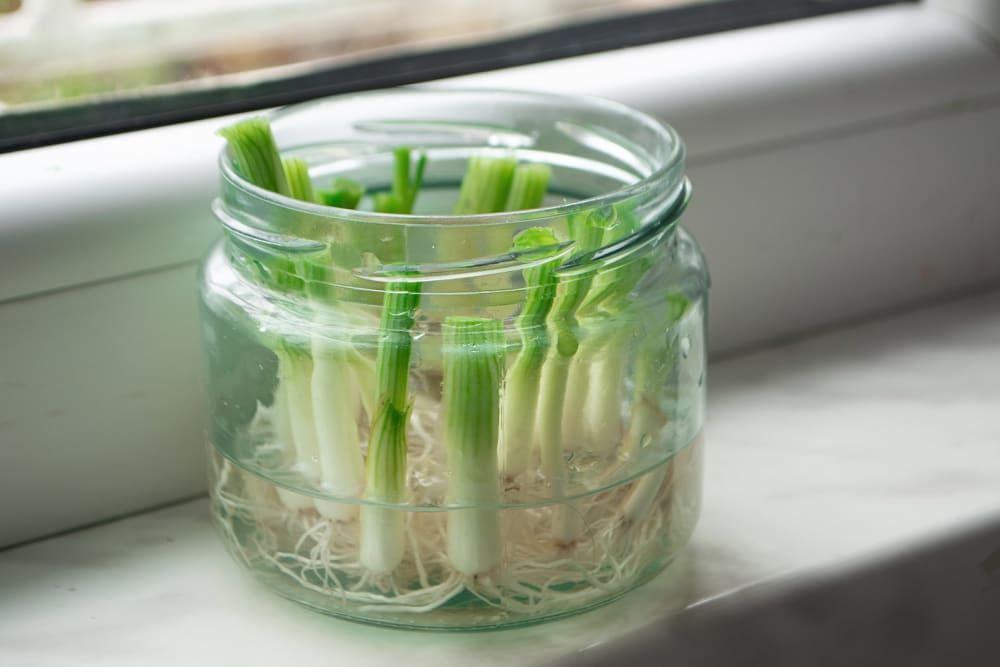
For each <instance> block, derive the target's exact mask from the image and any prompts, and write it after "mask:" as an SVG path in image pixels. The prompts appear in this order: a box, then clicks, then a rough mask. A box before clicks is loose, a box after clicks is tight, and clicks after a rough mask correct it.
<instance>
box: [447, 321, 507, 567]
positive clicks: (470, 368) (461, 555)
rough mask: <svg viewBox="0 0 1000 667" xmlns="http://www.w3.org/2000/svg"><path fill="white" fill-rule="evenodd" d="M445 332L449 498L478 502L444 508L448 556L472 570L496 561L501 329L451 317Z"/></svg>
mask: <svg viewBox="0 0 1000 667" xmlns="http://www.w3.org/2000/svg"><path fill="white" fill-rule="evenodd" d="M442 333H443V335H444V342H443V347H442V357H443V362H444V395H443V399H442V405H443V411H444V430H443V432H444V441H445V446H446V449H447V455H448V470H449V472H450V474H451V476H450V480H449V484H448V501H449V503H450V504H456V505H472V506H483V507H474V508H470V509H456V510H451V511H450V512H449V513H448V558H449V560H450V561H451V564H452V566H453V567H454V568H455V569H456V570H458V571H459V572H461V573H463V574H467V575H477V574H482V573H485V572H488V571H490V570H491V569H493V568H494V567H496V566H497V565H498V564H499V563H500V555H501V548H500V511H499V509H497V504H498V503H499V502H500V487H499V483H500V482H499V477H498V474H499V473H498V466H497V437H498V432H499V428H500V384H501V380H502V377H503V367H504V339H503V330H502V328H501V326H500V322H499V321H497V320H492V319H487V318H477V317H448V318H446V319H445V321H444V324H443V325H442Z"/></svg>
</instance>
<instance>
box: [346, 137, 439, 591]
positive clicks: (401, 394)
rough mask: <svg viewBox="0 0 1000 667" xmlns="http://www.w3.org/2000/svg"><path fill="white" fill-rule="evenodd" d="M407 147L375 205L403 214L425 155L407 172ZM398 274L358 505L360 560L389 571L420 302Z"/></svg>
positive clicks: (411, 283) (413, 284)
mask: <svg viewBox="0 0 1000 667" xmlns="http://www.w3.org/2000/svg"><path fill="white" fill-rule="evenodd" d="M410 163H411V150H410V149H409V148H399V149H397V150H396V151H395V170H394V176H393V187H392V190H391V191H390V192H387V193H379V194H377V195H376V196H375V198H374V201H375V207H376V210H379V211H381V212H385V213H399V214H407V213H410V212H411V211H412V210H413V205H414V203H415V201H416V197H417V193H418V191H419V189H420V185H421V182H422V179H423V171H424V166H425V164H426V157H425V156H424V155H422V154H421V155H420V156H419V157H418V159H417V165H416V169H415V171H414V174H413V175H412V176H411V173H410ZM407 277H411V276H408V275H400V276H397V278H400V279H399V280H394V281H393V282H390V283H388V284H387V285H386V287H385V296H384V297H383V302H382V321H381V323H380V325H379V342H378V351H377V354H376V359H375V406H376V407H375V409H374V413H373V416H372V421H371V428H370V429H369V432H368V459H367V461H366V466H365V473H366V474H365V481H366V487H365V499H366V500H367V501H368V502H367V503H366V504H365V505H363V506H362V509H361V554H360V558H361V564H362V565H363V566H365V567H366V568H367V569H368V570H369V571H371V572H373V573H376V574H388V573H389V572H392V570H394V569H395V568H396V566H398V565H399V564H400V562H402V560H403V555H404V553H405V550H406V536H405V528H404V521H403V519H404V516H403V512H402V511H401V510H399V509H394V508H387V507H383V505H386V504H390V505H392V504H398V503H402V502H404V501H405V499H406V452H407V441H406V427H407V424H408V422H409V415H410V409H411V402H410V399H409V394H408V383H409V372H410V356H411V353H412V349H413V337H412V335H411V329H412V328H413V323H414V321H415V313H416V309H417V307H418V306H419V304H420V292H421V284H420V283H419V282H417V281H415V280H407V279H406V278H407Z"/></svg>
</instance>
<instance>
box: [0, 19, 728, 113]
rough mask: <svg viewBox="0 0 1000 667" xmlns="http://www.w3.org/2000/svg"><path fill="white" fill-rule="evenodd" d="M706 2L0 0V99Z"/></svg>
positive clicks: (203, 76) (341, 55) (273, 67)
mask: <svg viewBox="0 0 1000 667" xmlns="http://www.w3.org/2000/svg"><path fill="white" fill-rule="evenodd" d="M711 1H713V0H503V2H482V0H421V1H420V2H415V1H414V0H333V1H331V0H197V1H196V0H21V1H20V2H16V1H12V0H0V11H4V12H5V13H2V14H0V60H2V62H4V63H6V66H5V67H4V68H3V70H2V73H0V101H2V103H3V104H4V105H5V106H6V107H7V108H8V109H24V108H33V107H39V106H51V105H58V104H60V103H65V102H66V101H74V102H79V101H81V100H87V99H93V98H100V99H107V98H109V97H121V96H132V95H135V94H137V93H138V92H140V91H146V92H147V93H163V92H172V91H176V90H179V89H180V90H184V89H190V88H194V87H203V86H205V85H212V84H213V83H232V82H234V81H239V80H241V79H247V78H250V79H257V80H259V79H266V78H271V77H279V76H284V75H287V74H291V73H301V72H302V71H305V70H309V69H314V68H321V67H323V68H328V67H331V66H336V65H338V64H345V63H350V62H357V61H360V60H365V59H371V58H378V57H384V56H386V55H396V54H401V53H406V52H408V51H415V50H420V51H424V50H428V49H437V48H442V47H451V46H456V45H462V44H468V43H476V42H482V41H488V40H495V39H498V38H505V37H510V36H512V35H517V34H522V33H525V32H529V31H538V30H545V29H549V28H552V27H554V26H562V25H566V24H570V23H574V22H583V21H595V20H601V19H604V18H608V17H610V16H615V15H622V14H627V13H635V12H645V11H650V10H655V9H663V8H667V7H677V6H681V5H693V4H704V3H706V2H711ZM714 1H718V0H714Z"/></svg>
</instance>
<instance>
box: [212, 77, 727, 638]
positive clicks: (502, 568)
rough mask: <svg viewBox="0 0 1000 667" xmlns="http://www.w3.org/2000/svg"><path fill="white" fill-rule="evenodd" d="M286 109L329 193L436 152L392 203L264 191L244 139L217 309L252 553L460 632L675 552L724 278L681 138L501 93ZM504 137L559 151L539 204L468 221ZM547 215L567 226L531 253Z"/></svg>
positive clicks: (310, 598)
mask: <svg viewBox="0 0 1000 667" xmlns="http://www.w3.org/2000/svg"><path fill="white" fill-rule="evenodd" d="M270 121H271V126H272V128H273V131H274V135H275V137H276V140H277V144H278V146H279V147H280V148H281V152H282V155H283V156H293V157H298V158H302V159H304V160H305V161H306V162H307V163H308V167H309V176H310V178H311V179H312V181H313V182H314V183H315V185H316V187H317V188H321V187H323V186H324V184H327V183H329V182H330V181H332V179H334V178H336V177H339V176H349V177H350V178H352V179H354V180H356V181H360V182H361V183H363V184H364V185H365V186H366V188H367V191H368V192H373V191H377V190H379V189H381V188H386V187H388V186H389V183H390V181H391V177H392V171H393V149H394V148H395V147H398V146H400V145H406V146H410V147H414V148H416V149H419V150H420V151H421V152H422V153H423V154H424V155H426V158H427V160H426V171H425V173H424V178H423V187H422V189H421V191H420V194H419V196H418V198H417V201H416V205H415V208H414V209H413V213H412V214H409V215H396V214H385V213H373V212H369V211H365V210H350V209H342V208H336V207H333V206H322V205H318V204H312V203H306V202H302V201H297V200H294V199H291V198H288V197H284V196H281V195H278V194H275V193H272V192H269V191H266V190H263V189H261V188H258V187H256V186H254V185H252V184H250V183H248V182H247V181H246V180H244V179H243V178H241V177H240V175H239V174H238V173H237V169H236V168H235V166H234V161H233V158H232V156H231V154H230V153H229V152H228V151H223V154H222V156H221V159H220V167H221V172H222V187H221V196H220V198H219V199H218V200H217V201H216V202H215V204H214V212H215V214H216V216H217V217H218V218H219V220H220V221H221V222H222V224H223V230H224V235H223V239H222V240H221V241H220V242H219V243H218V245H216V246H215V247H214V248H213V249H212V250H211V252H210V253H209V255H208V256H207V258H206V260H205V262H204V265H203V267H202V273H201V298H202V300H201V304H202V316H203V320H202V321H203V333H204V345H205V353H206V364H207V395H208V400H209V411H210V426H209V429H208V455H209V459H210V484H211V498H212V511H213V515H214V522H215V525H216V527H217V529H218V532H219V534H220V535H221V537H222V539H223V541H224V542H225V544H226V546H227V548H228V550H229V551H230V552H231V554H232V555H233V556H234V557H235V558H236V560H238V561H239V562H240V563H242V564H243V565H245V566H246V567H247V568H248V569H249V570H250V572H252V574H253V575H254V576H255V577H256V578H257V579H259V580H260V581H263V582H264V583H265V584H267V585H268V586H270V587H271V588H273V589H274V590H275V591H277V592H278V593H279V594H281V595H283V596H286V597H288V598H291V599H292V600H295V601H298V602H300V603H303V604H305V605H308V606H310V607H313V608H315V609H318V610H320V611H323V612H326V613H329V614H333V615H336V616H341V617H345V618H349V619H354V620H362V621H367V622H371V623H376V624H383V625H390V626H402V627H411V628H412V627H418V628H438V629H440V628H448V629H456V628H465V629H470V628H492V627H504V626H511V625H517V624H523V623H530V622H537V621H540V620H543V619H551V618H556V617H561V616H565V615H568V614H574V613H577V612H579V611H581V610H584V609H588V608H591V607H594V606H596V605H600V604H603V603H606V602H608V601H610V600H612V599H614V598H616V597H618V596H620V595H622V594H623V593H625V592H626V591H628V590H630V589H631V588H633V587H635V586H637V585H639V584H641V583H642V582H644V581H647V580H648V579H650V578H651V577H652V576H654V575H655V574H656V573H658V572H659V571H661V570H662V569H663V568H664V567H666V566H667V565H668V564H669V563H670V561H671V560H672V559H673V558H674V557H675V556H676V555H677V554H678V552H679V550H680V549H681V548H682V547H683V546H684V544H685V543H686V542H687V541H688V539H689V537H690V535H691V532H692V530H693V527H694V524H695V521H696V518H697V515H698V511H699V503H700V485H701V461H702V451H701V450H702V444H701V443H702V426H703V422H704V408H705V360H706V339H705V336H706V306H707V304H706V294H707V288H708V274H707V270H706V266H705V262H704V259H703V257H702V254H701V252H700V250H699V248H698V246H697V244H696V243H695V241H694V240H693V239H692V237H691V236H690V235H689V234H688V233H687V232H686V231H684V230H683V229H682V228H681V227H680V226H679V224H678V219H679V217H680V215H681V213H682V211H683V210H684V208H685V207H686V205H687V203H688V198H689V193H690V188H689V184H688V182H687V180H686V178H685V176H684V146H683V144H682V142H681V140H680V139H679V138H678V136H677V135H676V134H675V132H674V131H673V130H672V129H670V128H668V127H665V126H663V125H661V124H659V123H658V122H656V121H654V120H653V119H651V118H649V117H647V116H645V115H643V114H640V113H638V112H636V111H633V110H631V109H628V108H626V107H623V106H620V105H618V104H613V103H610V102H606V101H599V100H594V99H581V98H572V97H561V96H553V95H542V94H528V93H516V92H498V91H429V90H402V91H391V92H381V93H370V94H362V95H356V96H348V97H341V98H334V99H328V100H320V101H317V102H312V103H308V104H302V105H298V106H293V107H290V108H287V109H284V110H281V111H278V112H277V113H274V114H272V115H271V116H270ZM483 154H487V155H494V156H507V157H515V158H517V159H518V160H520V161H522V162H530V163H543V164H545V165H548V167H549V168H550V169H551V172H550V173H551V181H550V186H549V189H548V192H547V194H546V198H545V200H544V202H543V205H542V207H541V208H537V209H533V210H529V211H518V212H513V213H491V214H475V215H454V214H452V213H450V211H452V210H453V206H454V204H455V201H456V198H457V196H458V190H459V185H460V183H461V180H462V175H463V173H464V171H465V169H466V165H467V163H468V162H469V159H470V158H471V157H475V156H481V155H483ZM365 205H366V204H365V202H364V201H363V202H362V206H360V207H359V209H364V208H365ZM529 229H534V230H535V231H536V232H537V230H539V229H541V230H543V231H544V233H545V234H551V235H552V236H554V239H553V240H552V241H551V242H550V243H548V244H543V245H542V246H541V247H539V246H533V247H531V248H528V249H525V248H524V247H521V246H518V245H517V244H516V243H515V239H516V238H522V236H519V234H521V233H522V232H525V230H529ZM527 233H528V234H530V233H532V232H527ZM546 238H548V237H546ZM540 276H541V278H540Z"/></svg>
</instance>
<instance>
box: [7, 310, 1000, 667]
mask: <svg viewBox="0 0 1000 667" xmlns="http://www.w3.org/2000/svg"><path fill="white" fill-rule="evenodd" d="M998 341H1000V291H993V292H990V293H986V294H981V295H979V296H976V297H973V298H968V299H965V300H962V301H957V302H952V303H949V304H944V305H939V306H935V307H932V308H927V309H924V310H921V311H917V312H913V313H909V314H906V315H903V316H898V317H894V318H891V319H886V320H882V321H878V322H875V323H871V324H867V325H865V326H861V327H854V328H850V329H845V330H841V331H837V332H834V333H831V334H827V335H824V336H820V337H817V338H812V339H809V340H805V341H802V342H799V343H795V344H787V345H784V346H781V347H777V348H774V349H770V350H767V351H763V352H758V353H754V354H749V355H745V356H741V357H739V358H735V359H730V360H727V361H725V362H721V363H718V364H715V365H713V366H712V368H711V376H710V377H711V383H712V393H711V400H710V419H709V424H708V429H707V431H708V449H707V450H706V451H707V475H706V485H705V500H704V510H703V515H702V520H701V522H700V524H699V526H698V528H697V530H696V533H695V537H694V539H693V542H692V544H691V546H690V548H689V549H688V551H687V552H686V554H685V555H684V556H683V557H682V558H681V559H680V560H679V561H677V563H676V564H675V566H674V568H673V570H672V572H668V573H666V574H664V575H661V576H660V577H659V578H657V579H655V580H654V581H653V582H651V583H650V584H648V585H647V586H645V587H643V588H641V589H638V590H636V591H634V592H633V593H631V594H629V595H628V596H627V597H625V598H624V599H622V600H620V601H618V602H616V603H613V604H612V605H610V606H608V607H604V608H602V609H599V610H596V611H594V612H590V613H587V614H584V615H581V616H579V617H576V618H572V619H568V620H564V621H558V622H554V623H551V624H546V625H542V626H537V627H532V628H527V629H522V630H512V631H508V632H501V633H493V634H473V635H470V634H434V633H415V632H403V631H399V630H384V629H378V628H373V627H365V626H360V625H357V624H353V623H348V622H345V621H339V620H335V619H331V618H327V617H324V616H321V615H319V614H315V613H313V612H310V611H306V610H305V609H302V608H299V607H297V606H295V605H293V604H292V603H290V602H286V601H284V600H282V599H280V598H278V597H277V596H274V595H272V594H270V593H269V592H267V591H265V590H264V589H263V588H262V587H260V586H258V585H257V584H255V583H254V582H252V581H251V580H250V578H249V577H247V576H245V575H244V574H242V573H241V572H240V571H239V566H237V565H236V564H235V563H234V562H232V561H231V560H230V559H229V557H228V556H227V555H226V554H225V552H224V551H223V549H222V546H221V544H220V543H219V542H218V540H217V539H216V537H215V535H214V534H213V533H212V529H211V525H210V523H209V517H208V511H209V510H208V506H207V503H206V501H204V500H198V501H194V502H188V503H185V504H182V505H177V506H174V507H171V508H168V509H164V510H159V511H156V512H151V513H148V514H142V515H139V516H135V517H132V518H129V519H125V520H121V521H117V522H114V523H110V524H107V525H104V526H100V527H96V528H92V529H88V530H83V531H80V532H77V533H72V534H68V535H64V536H60V537H56V538H52V539H49V540H45V541H42V542H38V543H35V544H31V545H27V546H24V547H20V548H17V549H13V550H8V551H6V552H3V553H0V590H3V591H4V595H3V596H2V598H0V663H2V664H11V665H14V664H18V665H20V664H32V665H38V666H46V667H49V666H51V667H55V666H57V665H74V666H75V667H87V666H88V665H91V664H93V665H98V664H99V665H105V666H111V665H129V666H131V665H135V664H140V663H141V664H143V665H148V666H150V667H152V666H155V665H177V664H190V665H194V664H247V665H250V664H255V665H256V664H286V663H289V662H292V663H296V664H328V663H329V664H350V665H352V666H353V667H364V666H366V665H385V664H395V663H403V664H406V665H409V666H411V667H422V666H424V665H427V666H433V667H439V666H440V665H443V664H470V665H471V664H475V665H482V666H483V667H488V666H491V665H498V666H499V665H503V666H504V667H509V666H512V665H521V664H536V663H538V662H540V661H542V660H546V659H550V658H554V657H557V656H560V655H564V654H567V653H571V652H573V651H577V650H581V649H584V648H586V647H588V646H593V645H597V644H600V643H603V642H607V641H610V640H613V639H614V638H616V637H618V636H620V635H621V634H622V633H624V632H626V631H628V630H631V629H634V628H638V627H640V626H642V625H644V624H646V623H649V622H650V621H653V620H655V619H657V618H659V617H662V616H663V615H664V614H668V613H674V612H678V611H679V610H680V609H681V608H683V607H685V606H690V605H695V604H698V603H700V602H703V601H706V600H708V599H710V598H713V597H714V596H718V595H725V594H726V593H727V592H728V591H733V590H736V589H739V588H741V587H745V586H749V585H752V584H756V583H759V582H762V581H764V582H767V583H768V584H770V583H775V582H783V581H787V580H788V578H789V577H790V576H791V575H793V574H794V575H796V577H798V578H797V579H796V581H807V580H808V579H809V577H810V576H811V575H812V574H815V573H817V572H823V573H828V572H829V568H830V567H831V566H835V567H843V566H844V565H845V564H851V565H858V564H859V563H863V562H865V561H866V560H868V559H870V558H872V557H873V556H879V555H881V554H882V553H883V552H884V551H885V550H887V549H888V550H899V549H902V548H906V547H907V546H908V545H910V544H911V543H913V541H915V540H917V541H923V540H927V539H935V538H937V537H939V536H941V535H942V534H947V533H949V532H951V531H953V530H955V529H956V528H959V527H961V526H963V525H965V524H966V523H968V522H978V521H984V520H990V519H995V518H1000V497H998V496H997V494H996V489H997V488H998V486H1000V458H998V457H997V456H996V455H995V454H996V443H997V442H998V441H1000V426H998V423H997V421H996V410H995V408H996V405H998V404H1000V387H998V385H997V383H996V381H995V369H996V368H997V367H998V366H1000V342H998ZM928 406H934V408H933V410H929V409H927V408H928ZM972 566H973V564H972V563H970V567H972ZM984 585H985V584H984ZM918 588H919V584H918V582H912V586H911V588H910V590H909V594H910V597H909V598H908V599H920V594H919V590H917V589H918ZM662 648H663V649H664V650H669V647H662ZM836 657H837V656H826V658H828V659H834V660H835V659H836Z"/></svg>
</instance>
